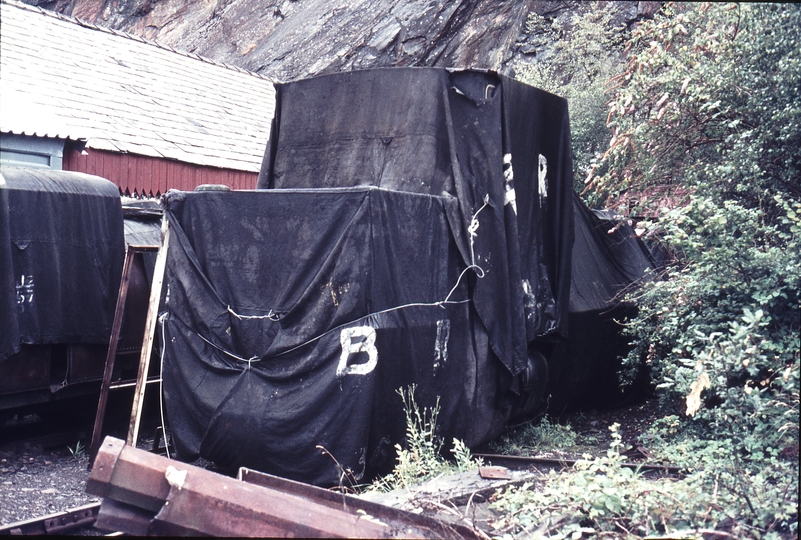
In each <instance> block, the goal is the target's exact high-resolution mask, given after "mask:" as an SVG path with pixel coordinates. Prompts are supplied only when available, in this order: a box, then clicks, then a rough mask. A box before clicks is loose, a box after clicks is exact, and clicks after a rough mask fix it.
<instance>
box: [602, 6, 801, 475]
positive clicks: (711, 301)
mask: <svg viewBox="0 0 801 540" xmlns="http://www.w3.org/2000/svg"><path fill="white" fill-rule="evenodd" d="M799 41H801V9H799V7H798V6H775V5H764V4H744V5H737V4H731V5H725V4H714V5H687V4H682V5H681V6H679V7H678V8H676V9H675V10H674V9H673V8H672V7H670V6H669V7H668V9H667V10H666V15H664V16H658V17H657V18H656V19H655V20H654V21H653V22H652V23H645V24H643V25H642V26H641V27H640V28H639V29H638V30H637V31H636V32H635V33H634V35H633V36H632V41H631V44H630V45H631V57H630V60H629V63H628V65H627V69H626V71H625V73H624V74H623V75H621V76H620V77H618V84H619V86H618V88H617V89H616V90H615V93H614V95H613V96H612V99H611V104H612V108H611V113H610V115H611V123H610V125H612V126H613V128H614V130H615V135H614V138H613V140H612V142H611V144H610V148H609V150H608V151H607V153H606V156H605V162H606V165H607V166H608V167H609V168H608V171H607V172H606V173H605V174H604V175H603V176H599V177H597V178H595V179H593V180H591V184H592V187H591V189H592V193H593V196H594V197H595V199H596V200H599V201H600V200H604V201H606V202H607V203H613V204H617V205H622V207H623V208H624V209H627V210H629V211H631V212H635V213H641V214H642V213H644V214H646V215H651V216H653V217H654V218H655V219H654V220H653V221H652V223H650V227H651V228H652V229H655V228H659V229H660V230H661V233H662V237H663V239H664V241H665V243H666V245H667V246H669V248H670V249H671V250H672V251H673V252H674V253H675V254H676V258H675V260H674V261H673V264H672V265H669V266H668V267H667V269H666V270H665V275H664V276H663V277H665V278H666V279H664V280H661V281H653V282H651V283H648V284H646V285H645V286H644V287H643V288H642V289H641V290H640V291H638V292H637V293H636V294H635V295H633V296H632V297H631V299H633V300H636V301H637V303H638V305H639V307H640V310H639V315H638V317H637V318H636V319H634V320H633V321H631V324H630V325H629V330H630V331H631V332H632V334H633V339H634V344H635V348H634V351H633V352H632V354H631V355H630V356H629V358H628V359H627V362H628V366H629V368H631V369H630V370H629V372H628V374H629V375H631V374H632V373H633V370H634V368H636V367H637V366H638V364H639V362H640V360H641V359H642V358H643V357H645V358H646V361H647V362H648V363H649V364H650V369H651V370H652V372H653V375H654V381H655V382H656V383H657V385H658V388H660V389H661V390H662V397H663V400H664V402H665V403H666V404H670V405H671V406H672V407H673V412H679V413H681V414H682V415H683V416H685V417H687V418H691V419H692V420H693V421H694V422H695V423H696V424H699V425H704V426H705V427H706V428H707V431H706V433H707V436H708V437H710V438H714V437H719V436H725V437H728V438H730V439H731V440H733V441H737V443H736V446H737V448H738V450H739V451H740V455H741V456H742V457H743V458H744V459H747V460H748V459H751V460H756V461H757V462H758V461H759V460H760V459H762V458H763V457H765V456H768V455H773V456H775V455H778V454H779V453H780V452H781V451H784V450H787V448H790V447H793V446H794V447H795V448H796V452H797V445H798V395H799V390H798V388H799V376H798V371H799V348H800V346H801V344H800V343H799V329H801V298H800V297H799V294H800V292H799V291H801V241H800V240H799V232H801V221H799V215H801V202H800V201H799V195H801V191H799V189H798V183H799V170H800V169H801V167H799V166H801V101H800V100H798V99H797V97H796V94H797V89H798V88H801V50H800V49H799V47H798V43H799ZM619 208H620V206H619ZM657 212H658V214H657Z"/></svg>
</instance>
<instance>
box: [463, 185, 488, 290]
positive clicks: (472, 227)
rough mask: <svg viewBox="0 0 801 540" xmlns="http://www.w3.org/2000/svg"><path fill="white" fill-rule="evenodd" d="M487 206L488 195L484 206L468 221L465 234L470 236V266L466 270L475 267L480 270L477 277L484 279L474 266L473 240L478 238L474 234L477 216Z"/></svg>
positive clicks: (482, 271)
mask: <svg viewBox="0 0 801 540" xmlns="http://www.w3.org/2000/svg"><path fill="white" fill-rule="evenodd" d="M488 204H489V194H487V195H484V204H483V205H482V206H481V208H479V209H478V210H476V213H475V214H473V217H472V218H471V219H470V225H468V226H467V232H468V234H470V266H468V267H467V268H471V267H475V268H478V269H479V270H481V274H480V275H479V276H478V277H480V278H483V277H484V270H483V269H482V268H481V267H480V266H478V265H477V264H476V254H475V252H474V251H473V244H474V243H475V238H476V236H478V233H477V232H476V231H477V230H478V225H479V223H478V214H480V213H481V211H482V210H484V208H485V207H486V206H487V205H488Z"/></svg>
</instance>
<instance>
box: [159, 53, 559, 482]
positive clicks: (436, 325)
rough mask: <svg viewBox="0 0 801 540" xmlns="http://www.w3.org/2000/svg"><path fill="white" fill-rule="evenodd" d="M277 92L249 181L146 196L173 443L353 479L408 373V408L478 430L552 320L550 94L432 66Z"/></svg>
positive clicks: (553, 141)
mask: <svg viewBox="0 0 801 540" xmlns="http://www.w3.org/2000/svg"><path fill="white" fill-rule="evenodd" d="M277 89H278V102H277V108H276V117H275V121H274V125H273V132H272V135H271V142H270V144H269V145H268V149H267V152H266V155H265V160H264V164H263V167H262V173H261V174H260V178H259V187H260V188H263V189H260V190H257V191H254V192H197V193H170V194H169V195H170V196H169V197H167V198H166V200H165V215H166V218H167V219H168V220H169V224H170V227H171V231H172V232H171V234H172V240H171V242H172V243H171V245H170V250H169V257H168V260H167V276H166V278H165V279H166V281H165V283H166V284H167V287H168V291H167V298H168V299H167V301H166V303H165V304H164V313H163V316H162V325H163V330H164V337H165V358H164V391H165V401H166V406H167V412H168V417H169V420H170V426H171V429H172V435H173V440H174V442H175V445H176V449H177V450H178V453H179V456H180V457H181V458H184V459H191V458H193V457H195V456H197V455H201V456H203V457H205V458H207V459H210V460H212V461H215V462H216V463H218V464H219V465H221V466H225V467H236V466H241V465H246V466H249V467H253V468H256V469H259V470H263V471H266V472H270V473H275V474H279V475H282V476H287V477H290V478H294V479H297V480H302V481H307V482H313V483H317V484H336V483H338V482H339V480H340V470H339V468H338V467H339V466H341V467H344V468H346V469H349V470H351V471H353V473H354V474H355V475H356V476H357V477H358V478H362V474H363V473H366V474H367V475H368V476H369V475H370V474H371V473H373V472H376V471H380V470H382V469H383V470H386V468H387V467H389V466H391V465H392V464H393V462H394V458H395V452H394V445H395V444H397V443H400V442H401V441H402V439H403V436H404V430H405V423H404V414H403V409H402V402H401V399H400V397H399V396H398V395H397V393H396V390H397V389H398V388H404V387H406V386H408V385H410V384H416V385H417V390H416V395H415V398H416V401H417V402H418V403H419V404H420V405H421V406H428V407H431V406H434V405H435V404H436V402H437V398H439V399H440V407H441V412H440V415H439V427H440V431H439V433H440V435H441V436H442V437H443V439H444V440H445V441H447V443H448V444H449V443H450V439H451V437H458V438H460V439H462V440H464V441H465V442H466V443H467V444H468V445H476V444H479V443H482V442H485V441H486V440H487V439H488V438H490V437H492V436H494V435H496V434H498V432H499V431H500V430H501V429H503V427H504V423H505V421H506V420H507V419H508V417H509V414H510V409H511V407H512V403H513V401H514V400H515V399H516V396H515V392H519V391H520V388H519V386H518V385H517V382H516V381H517V376H518V375H519V374H520V373H521V372H522V371H523V370H525V369H526V366H527V365H528V360H527V356H528V347H529V344H530V343H533V342H535V341H537V340H542V339H553V338H557V337H559V336H563V335H565V334H566V330H567V329H566V318H567V309H568V293H569V286H570V263H571V258H570V253H571V246H572V233H573V215H572V210H573V207H572V204H573V200H572V198H571V190H572V188H571V184H572V179H571V170H572V167H571V161H570V160H571V155H570V135H569V129H568V114H567V104H566V102H565V101H564V100H563V99H561V98H558V97H556V96H553V95H551V94H548V93H546V92H543V91H541V90H537V89H535V88H532V87H529V86H526V85H523V84H521V83H518V82H516V81H513V80H511V79H507V78H505V77H500V76H498V75H496V74H493V73H483V72H472V71H469V72H450V71H446V70H442V69H433V68H410V69H382V70H375V71H364V72H354V73H343V74H337V75H329V76H324V77H319V78H315V79H309V80H305V81H298V82H294V83H289V84H284V85H278V87H277ZM446 300H447V302H446ZM323 449H324V450H325V451H326V452H328V453H330V456H333V457H334V458H336V460H337V462H338V463H339V465H337V463H335V462H334V460H333V459H332V458H331V457H330V456H328V455H324V453H323Z"/></svg>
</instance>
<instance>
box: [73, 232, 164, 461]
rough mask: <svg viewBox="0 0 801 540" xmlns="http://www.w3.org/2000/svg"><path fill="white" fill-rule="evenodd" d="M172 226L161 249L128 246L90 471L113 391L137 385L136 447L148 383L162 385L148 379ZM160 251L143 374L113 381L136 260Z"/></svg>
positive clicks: (131, 436)
mask: <svg viewBox="0 0 801 540" xmlns="http://www.w3.org/2000/svg"><path fill="white" fill-rule="evenodd" d="M169 231H170V229H169V225H168V222H167V220H166V219H164V220H163V221H162V224H161V238H162V241H161V247H158V246H127V248H126V251H125V262H124V264H123V267H122V279H121V280H120V290H119V293H118V295H117V307H116V309H115V311H114V324H113V326H112V328H111V338H110V339H109V346H108V353H107V354H106V366H105V370H104V372H103V382H102V384H101V387H100V398H99V400H98V404H97V414H96V415H95V424H94V428H93V429H92V442H91V444H90V446H89V469H91V468H92V464H93V462H94V459H95V457H96V456H97V453H98V451H99V450H100V444H101V443H102V437H103V420H104V419H105V416H106V405H107V404H108V396H109V392H110V391H111V390H117V389H120V388H126V387H131V386H133V385H136V389H135V390H134V397H133V404H132V406H131V420H130V422H129V425H128V438H127V441H126V442H127V444H129V445H133V446H135V445H136V440H137V438H138V435H139V424H140V420H141V417H142V406H143V404H144V395H145V389H146V387H147V385H148V384H151V383H160V382H161V375H160V374H159V376H154V377H148V376H147V373H148V371H149V369H150V357H151V354H152V352H153V340H154V337H155V333H156V322H157V319H158V309H159V301H160V299H161V287H162V283H163V281H164V271H165V269H166V263H167V250H168V248H169V237H170V234H169ZM154 251H158V255H157V257H156V265H155V268H154V270H153V281H152V283H151V287H150V299H149V302H148V308H147V319H146V321H145V333H144V339H143V341H142V348H141V351H140V356H139V371H138V373H137V377H136V379H132V380H127V381H116V382H112V381H111V378H112V376H113V372H114V362H115V361H116V359H117V350H118V343H119V339H120V332H121V330H122V321H123V315H124V311H125V301H126V299H127V297H128V284H129V282H130V278H131V272H132V269H133V265H134V258H135V257H136V256H137V255H141V254H144V253H147V252H154Z"/></svg>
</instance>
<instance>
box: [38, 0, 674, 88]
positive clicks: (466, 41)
mask: <svg viewBox="0 0 801 540" xmlns="http://www.w3.org/2000/svg"><path fill="white" fill-rule="evenodd" d="M27 2H28V3H30V4H37V5H40V6H41V7H43V8H46V9H52V10H55V11H59V12H61V13H64V14H67V15H72V16H74V17H78V18H80V19H85V20H88V21H90V22H94V23H96V24H99V25H102V26H107V27H110V28H114V29H117V30H123V31H126V32H130V33H133V34H137V35H140V36H143V37H145V38H148V39H153V40H155V41H158V42H159V43H161V44H163V45H168V46H170V47H173V48H175V49H180V50H184V51H188V52H193V53H197V54H200V55H202V56H206V57H209V58H212V59H214V60H218V61H221V62H225V63H228V64H231V65H235V66H239V67H242V68H245V69H248V70H251V71H256V72H259V73H261V74H264V75H267V76H270V77H274V78H276V79H278V80H293V79H297V78H302V77H307V76H310V75H316V74H321V73H329V72H337V71H343V70H351V69H360V68H368V67H377V66H409V65H414V66H434V65H436V66H445V67H457V68H467V67H472V68H484V69H492V70H496V71H499V72H501V73H504V74H512V70H513V66H514V65H515V63H516V62H520V61H523V62H526V61H533V60H535V59H536V58H537V57H538V56H539V57H542V53H543V52H546V51H547V48H548V41H549V40H551V39H554V38H553V36H546V35H542V34H538V33H537V29H536V28H530V27H529V26H530V25H527V24H526V21H527V19H528V17H529V14H530V13H532V12H533V13H537V14H539V15H541V16H543V17H546V18H547V19H551V18H559V17H562V18H565V17H566V18H567V20H568V21H569V18H570V17H571V16H572V14H574V13H575V12H576V11H577V10H579V9H582V7H581V5H580V4H581V3H580V2H575V1H541V0H540V1H537V0H523V1H513V2H512V1H510V2H499V1H497V0H457V1H454V0H405V1H403V2H399V1H397V0H333V1H332V0H202V1H195V0H103V1H102V2H98V1H97V0H44V1H43V0H27ZM660 4H661V2H602V3H601V5H602V6H603V9H614V10H616V13H619V17H618V19H619V21H620V23H621V24H622V23H631V22H632V21H635V20H637V18H638V17H641V16H643V15H647V16H648V15H651V14H652V13H653V12H654V11H655V10H656V9H658V6H659V5H660ZM557 38H558V37H557Z"/></svg>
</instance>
